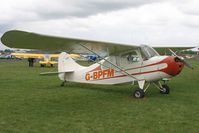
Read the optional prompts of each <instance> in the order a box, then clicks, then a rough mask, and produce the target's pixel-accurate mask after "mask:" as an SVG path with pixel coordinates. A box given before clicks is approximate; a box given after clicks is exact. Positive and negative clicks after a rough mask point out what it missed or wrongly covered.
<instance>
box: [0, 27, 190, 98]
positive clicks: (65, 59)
mask: <svg viewBox="0 0 199 133" xmlns="http://www.w3.org/2000/svg"><path fill="white" fill-rule="evenodd" d="M1 41H2V43H3V44H5V45H7V46H9V47H18V48H28V49H39V50H47V51H60V50H62V51H67V52H68V53H71V52H72V53H78V54H81V53H85V54H95V55H97V56H98V57H100V58H101V60H100V61H99V62H96V63H94V64H92V65H90V66H88V67H85V66H81V65H79V64H78V63H76V62H75V61H74V60H73V59H72V58H71V57H70V56H69V54H68V53H65V52H62V53H61V54H60V55H59V58H58V72H46V73H42V74H43V75H48V74H58V77H59V78H60V80H62V81H63V83H62V85H64V84H65V83H66V82H80V83H91V84H109V85H113V84H122V83H132V84H134V83H138V86H139V87H138V89H136V90H135V91H134V92H133V96H134V97H136V98H143V97H144V96H145V92H146V90H147V89H148V88H149V86H150V85H151V84H154V85H155V86H156V87H157V88H158V89H159V90H160V93H162V94H169V90H170V88H169V86H167V85H166V84H165V82H163V84H162V82H161V81H165V80H167V79H168V78H172V77H174V76H176V75H178V74H179V73H180V72H181V71H182V69H183V67H184V65H186V66H187V67H189V68H192V66H191V65H190V64H188V63H187V62H186V61H185V60H184V59H183V58H181V57H179V56H178V55H176V53H175V52H173V51H172V50H170V51H171V52H172V54H173V56H166V55H165V56H160V55H159V54H158V53H157V52H156V51H155V50H154V49H153V48H152V47H150V46H147V45H130V44H119V43H110V42H100V41H92V40H83V39H74V38H64V37H55V36H47V35H42V34H36V33H30V32H25V31H19V30H12V31H8V32H6V33H4V35H3V36H2V38H1ZM102 55H103V56H102ZM104 55H106V56H104Z"/></svg>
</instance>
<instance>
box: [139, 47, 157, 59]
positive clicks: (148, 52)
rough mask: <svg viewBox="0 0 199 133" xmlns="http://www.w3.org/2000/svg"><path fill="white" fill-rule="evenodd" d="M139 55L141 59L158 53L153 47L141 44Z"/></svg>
mask: <svg viewBox="0 0 199 133" xmlns="http://www.w3.org/2000/svg"><path fill="white" fill-rule="evenodd" d="M141 55H142V58H143V60H148V59H150V58H151V57H154V56H159V54H158V53H157V52H156V51H155V50H154V49H153V48H151V47H149V46H146V45H143V46H141Z"/></svg>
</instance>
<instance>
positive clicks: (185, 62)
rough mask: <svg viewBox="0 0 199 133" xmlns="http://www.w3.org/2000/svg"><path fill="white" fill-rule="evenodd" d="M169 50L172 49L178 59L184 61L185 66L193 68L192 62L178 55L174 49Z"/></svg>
mask: <svg viewBox="0 0 199 133" xmlns="http://www.w3.org/2000/svg"><path fill="white" fill-rule="evenodd" d="M169 51H170V52H171V53H172V54H173V55H174V56H176V57H177V59H178V60H179V61H181V62H182V63H184V65H185V66H187V67H188V68H190V69H193V66H192V65H191V64H189V63H188V62H187V61H186V60H185V59H184V58H183V57H181V56H178V55H177V54H176V53H175V52H174V51H172V50H171V49H169Z"/></svg>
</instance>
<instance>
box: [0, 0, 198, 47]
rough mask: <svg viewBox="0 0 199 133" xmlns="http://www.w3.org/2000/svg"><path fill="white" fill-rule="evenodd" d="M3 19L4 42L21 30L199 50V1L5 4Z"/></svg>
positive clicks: (30, 0)
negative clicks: (8, 35) (9, 31)
mask: <svg viewBox="0 0 199 133" xmlns="http://www.w3.org/2000/svg"><path fill="white" fill-rule="evenodd" d="M0 14H1V15H0V36H2V35H3V33H4V32H6V31H8V30H13V29H18V30H25V31H31V32H37V33H42V34H49V35H56V36H66V37H73V38H74V37H75V38H84V39H92V40H101V41H112V42H120V43H129V44H135V43H136V44H149V45H152V46H154V45H168V46H173V45H181V46H182V45H184V46H185V45H188V46H193V45H195V46H196V45H199V0H2V1H1V8H0ZM1 47H2V46H1Z"/></svg>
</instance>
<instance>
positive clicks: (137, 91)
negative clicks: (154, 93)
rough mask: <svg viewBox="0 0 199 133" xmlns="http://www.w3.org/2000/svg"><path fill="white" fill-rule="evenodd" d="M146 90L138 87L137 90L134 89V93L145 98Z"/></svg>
mask: <svg viewBox="0 0 199 133" xmlns="http://www.w3.org/2000/svg"><path fill="white" fill-rule="evenodd" d="M144 94H145V93H144V90H142V89H137V90H135V91H134V93H133V96H134V97H135V98H143V97H144Z"/></svg>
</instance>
